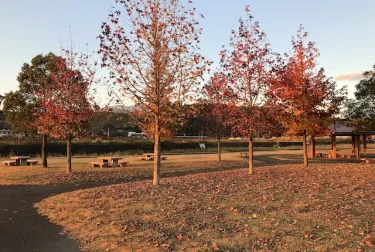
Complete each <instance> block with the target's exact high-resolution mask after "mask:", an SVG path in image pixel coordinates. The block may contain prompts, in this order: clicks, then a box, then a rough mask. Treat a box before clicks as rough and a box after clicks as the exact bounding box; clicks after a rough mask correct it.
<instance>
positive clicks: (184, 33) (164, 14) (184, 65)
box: [99, 0, 207, 186]
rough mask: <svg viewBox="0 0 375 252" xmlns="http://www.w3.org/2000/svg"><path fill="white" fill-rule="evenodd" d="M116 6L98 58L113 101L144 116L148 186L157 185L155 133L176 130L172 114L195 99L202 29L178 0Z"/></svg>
mask: <svg viewBox="0 0 375 252" xmlns="http://www.w3.org/2000/svg"><path fill="white" fill-rule="evenodd" d="M116 3H118V4H119V6H120V7H119V8H120V9H114V10H113V11H112V12H111V13H110V14H109V22H108V23H107V22H104V23H103V24H102V34H101V35H100V36H99V38H100V40H101V43H100V50H99V53H100V54H101V55H102V61H103V66H104V67H107V68H108V69H110V77H111V78H112V80H113V83H112V84H113V85H114V87H115V88H114V89H115V90H116V91H119V93H120V95H119V98H120V99H121V100H126V98H128V99H129V100H130V101H132V102H134V103H135V104H136V108H137V110H138V111H139V112H140V113H139V114H143V115H144V116H146V117H147V120H140V121H139V124H140V126H141V128H142V129H144V130H146V131H149V135H150V137H151V138H152V139H154V143H155V144H154V157H155V158H154V176H153V184H154V185H156V186H157V185H159V183H160V181H159V180H160V179H159V173H160V166H161V160H160V151H161V149H160V139H161V133H162V132H165V131H166V129H170V127H171V126H173V125H176V123H175V122H174V121H175V120H176V119H178V117H179V116H180V115H179V113H177V111H176V110H177V109H180V108H182V107H183V106H182V105H183V103H184V102H185V101H186V100H190V99H191V98H192V97H193V96H194V95H195V92H194V91H195V87H196V86H197V85H198V84H199V81H200V80H201V79H202V76H203V73H204V72H205V70H206V66H207V64H205V63H207V62H204V58H203V57H202V56H201V55H200V54H199V47H198V45H199V35H200V34H201V32H202V30H201V29H200V28H198V25H199V22H198V21H197V19H196V17H195V9H194V8H193V9H190V8H189V7H185V6H184V5H182V4H180V2H179V1H178V0H138V1H135V0H127V1H125V0H121V1H120V0H116ZM189 3H191V1H190V0H189ZM124 105H126V101H125V102H124ZM172 115H177V118H176V117H173V116H172ZM136 119H139V117H136Z"/></svg>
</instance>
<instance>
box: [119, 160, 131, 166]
mask: <svg viewBox="0 0 375 252" xmlns="http://www.w3.org/2000/svg"><path fill="white" fill-rule="evenodd" d="M118 164H119V166H121V167H126V166H128V164H129V162H125V161H121V162H118Z"/></svg>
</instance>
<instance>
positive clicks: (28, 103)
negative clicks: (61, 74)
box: [3, 53, 57, 167]
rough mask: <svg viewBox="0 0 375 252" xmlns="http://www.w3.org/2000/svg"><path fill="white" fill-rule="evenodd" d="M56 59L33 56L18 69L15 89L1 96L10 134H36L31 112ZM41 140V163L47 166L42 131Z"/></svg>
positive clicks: (53, 68)
mask: <svg viewBox="0 0 375 252" xmlns="http://www.w3.org/2000/svg"><path fill="white" fill-rule="evenodd" d="M56 59H57V57H56V55H54V54H53V53H49V54H46V55H43V54H39V55H37V56H35V57H34V58H33V59H32V60H31V64H28V63H25V64H24V65H23V66H22V70H21V72H20V73H19V75H18V77H17V80H18V82H19V90H18V91H15V92H9V93H7V94H5V97H4V104H3V110H4V114H5V117H6V121H7V122H8V123H9V124H10V126H11V128H12V130H13V132H14V133H20V132H25V133H28V134H36V133H37V126H38V125H39V124H40V120H39V118H38V117H36V116H34V111H36V110H38V109H39V108H40V102H41V101H42V99H43V97H44V93H43V90H44V86H45V84H46V83H48V82H49V81H50V80H49V78H50V74H51V73H54V72H55V71H56V67H55V61H56ZM36 91H38V92H36ZM42 141H43V142H42V163H43V166H44V167H47V133H46V132H42Z"/></svg>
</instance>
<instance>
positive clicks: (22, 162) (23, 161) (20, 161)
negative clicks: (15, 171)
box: [10, 156, 31, 166]
mask: <svg viewBox="0 0 375 252" xmlns="http://www.w3.org/2000/svg"><path fill="white" fill-rule="evenodd" d="M30 158H31V157H29V156H15V157H10V159H13V160H15V161H16V166H27V160H28V159H30Z"/></svg>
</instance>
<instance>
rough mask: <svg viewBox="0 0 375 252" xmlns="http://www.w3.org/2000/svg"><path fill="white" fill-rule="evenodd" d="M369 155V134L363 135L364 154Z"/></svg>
mask: <svg viewBox="0 0 375 252" xmlns="http://www.w3.org/2000/svg"><path fill="white" fill-rule="evenodd" d="M366 155H367V136H366V135H363V156H364V157H366Z"/></svg>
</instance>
